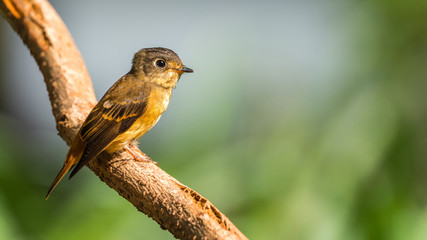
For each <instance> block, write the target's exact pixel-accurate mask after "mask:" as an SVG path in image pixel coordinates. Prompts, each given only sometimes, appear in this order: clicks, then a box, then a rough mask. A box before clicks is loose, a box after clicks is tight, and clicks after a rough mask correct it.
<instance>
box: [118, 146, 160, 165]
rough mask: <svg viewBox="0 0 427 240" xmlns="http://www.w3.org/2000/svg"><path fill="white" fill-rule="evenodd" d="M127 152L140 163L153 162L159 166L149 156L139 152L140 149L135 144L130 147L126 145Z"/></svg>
mask: <svg viewBox="0 0 427 240" xmlns="http://www.w3.org/2000/svg"><path fill="white" fill-rule="evenodd" d="M125 149H126V151H128V152H129V153H130V154H131V155H132V156H133V157H134V158H135V160H136V161H138V162H152V163H154V164H156V165H159V164H158V163H157V162H155V161H153V160H151V158H150V157H149V156H147V154H145V153H143V152H141V150H139V148H138V147H137V146H135V145H133V144H130V145H126V146H125Z"/></svg>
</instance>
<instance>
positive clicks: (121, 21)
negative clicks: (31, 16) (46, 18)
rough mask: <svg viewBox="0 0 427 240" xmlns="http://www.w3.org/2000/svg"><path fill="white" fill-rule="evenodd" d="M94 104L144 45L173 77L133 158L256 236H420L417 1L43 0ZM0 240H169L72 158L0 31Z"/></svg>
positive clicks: (32, 76) (424, 173) (424, 40)
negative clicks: (71, 173) (169, 60)
mask: <svg viewBox="0 0 427 240" xmlns="http://www.w3.org/2000/svg"><path fill="white" fill-rule="evenodd" d="M51 2H52V5H53V6H54V7H55V8H56V10H57V11H58V13H59V14H60V15H61V16H62V18H63V20H64V22H65V23H66V25H67V26H68V28H69V30H70V32H71V34H72V35H73V37H74V39H75V42H76V44H77V46H78V47H79V49H80V51H81V53H82V55H83V58H84V60H85V62H86V64H87V67H88V70H89V73H90V75H91V77H92V81H93V84H94V87H95V90H96V94H97V97H98V99H99V98H100V97H101V96H102V94H103V93H104V92H105V91H106V90H107V89H108V88H109V86H111V85H112V84H113V82H115V81H116V80H117V79H118V78H120V77H121V76H122V75H123V74H125V73H126V72H127V71H128V70H129V68H130V61H131V57H132V55H133V53H135V52H136V51H137V50H139V49H140V48H144V47H154V46H163V47H168V48H171V49H173V50H175V51H176V52H177V53H178V54H179V55H180V57H181V59H182V60H183V62H184V64H186V65H187V66H189V67H191V68H193V69H194V70H195V73H193V74H188V75H184V76H183V77H182V78H181V80H180V82H179V84H178V87H177V88H176V90H175V92H174V95H173V97H172V101H171V103H170V105H169V109H168V110H167V111H166V113H165V114H164V115H163V117H162V119H161V121H159V123H158V124H157V126H156V127H155V128H153V129H152V130H151V131H150V132H149V133H148V134H146V135H145V136H144V137H143V138H142V139H141V144H140V146H141V148H142V149H143V151H144V152H146V153H147V154H148V155H149V156H151V157H152V158H153V159H154V160H155V161H157V162H159V163H160V166H161V168H163V169H164V170H165V171H167V172H168V173H170V174H171V175H172V176H174V177H176V178H177V179H178V180H180V181H181V182H183V183H184V184H186V185H188V186H190V187H192V188H193V189H195V190H197V191H198V192H200V193H201V194H202V195H204V196H205V197H207V198H208V199H209V200H210V201H211V202H213V204H215V205H216V206H217V207H218V208H219V209H220V210H221V211H222V212H223V213H225V214H226V215H227V216H228V217H229V218H230V219H231V220H232V221H233V222H234V224H235V225H236V226H237V227H239V229H240V230H241V231H242V232H243V233H244V234H245V235H246V236H248V237H249V238H250V239H304V240H305V239H315V240H321V239H325V240H331V239H337V240H338V239H349V240H361V239H375V240H381V239H387V240H397V239H405V240H407V239H427V209H426V203H427V161H426V156H427V128H426V124H427V106H426V100H427V94H426V90H427V80H426V77H427V1H393V0H391V1H390V0H389V1H384V0H372V1H358V0H352V1H337V0H324V1H316V0H303V1H290V0H289V1H287V0H282V1H211V2H207V1H169V0H165V1H157V2H154V1H83V0H77V1H51ZM0 36H1V37H0V239H173V237H172V235H171V234H170V233H169V232H167V231H164V230H161V229H160V227H159V226H158V225H157V223H155V222H154V221H152V220H151V219H149V218H148V217H147V216H145V215H143V214H142V213H140V212H137V211H136V209H135V208H134V207H133V206H131V205H130V204H129V203H128V202H126V201H125V200H124V199H122V198H121V197H119V196H118V194H117V193H116V192H114V191H113V190H111V189H109V188H108V187H107V186H106V185H105V184H104V183H102V182H100V181H99V180H98V178H97V177H96V176H95V175H94V174H93V173H92V172H90V171H89V170H88V169H86V168H85V169H84V170H83V171H81V172H80V173H79V174H78V176H77V177H75V178H74V179H72V180H71V181H68V180H65V181H62V182H61V183H60V185H59V186H58V188H57V189H56V190H55V191H54V193H53V195H52V196H51V198H50V199H49V200H48V201H45V200H44V195H45V193H46V190H47V188H48V186H49V184H50V183H51V181H52V180H53V178H54V177H55V175H56V174H57V171H58V170H59V169H60V167H61V166H62V163H63V159H64V156H65V154H66V151H67V146H66V145H65V143H64V142H63V141H62V140H61V139H60V138H59V137H58V136H57V132H56V128H55V122H54V118H53V116H52V114H51V110H50V104H49V102H48V96H47V91H46V89H45V86H44V83H43V79H42V75H41V73H40V72H39V71H38V68H37V66H36V64H35V62H34V60H33V59H32V58H31V56H30V54H29V51H28V50H27V49H26V47H25V46H24V45H23V44H22V42H21V40H20V39H19V38H18V36H17V35H16V34H15V33H14V32H13V31H12V29H11V27H10V26H9V25H8V23H7V22H6V21H5V20H4V19H0Z"/></svg>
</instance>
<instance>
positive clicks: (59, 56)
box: [0, 0, 246, 239]
mask: <svg viewBox="0 0 427 240" xmlns="http://www.w3.org/2000/svg"><path fill="white" fill-rule="evenodd" d="M0 12H1V14H2V15H3V17H4V18H5V19H6V20H7V21H8V22H9V23H10V25H11V26H12V28H13V29H14V30H15V31H16V32H17V33H18V35H19V36H20V37H21V38H22V40H23V42H24V44H25V45H26V46H27V47H28V49H29V50H30V52H31V54H32V55H33V57H34V59H35V60H36V62H37V64H38V66H39V68H40V71H41V72H42V74H43V76H44V80H45V84H46V87H47V90H48V92H49V99H50V102H51V106H52V112H53V115H54V117H55V120H56V123H57V126H56V127H57V129H58V132H59V135H60V136H61V137H62V138H63V139H64V141H66V142H67V144H70V143H71V141H72V139H73V138H74V136H75V135H76V133H77V131H78V129H79V127H80V126H81V124H82V123H83V121H84V119H85V117H86V116H87V114H88V113H89V112H90V110H91V108H92V107H93V106H94V105H95V103H96V98H95V94H94V91H93V87H92V83H91V80H90V77H89V74H88V72H87V70H86V67H85V64H84V62H83V60H82V57H81V55H80V53H79V51H78V49H77V47H76V46H75V44H74V41H73V40H72V38H71V35H70V33H69V32H68V30H67V28H66V26H65V25H64V23H63V22H62V20H61V18H60V17H59V16H58V14H57V13H56V11H55V10H54V9H53V7H52V6H51V5H50V4H49V3H48V2H47V1H46V0H1V1H0ZM88 167H89V168H90V169H91V170H92V171H93V172H94V173H95V174H96V175H98V176H99V178H100V179H101V180H102V181H104V182H105V183H106V184H107V185H108V186H110V187H111V188H113V189H114V190H116V191H117V192H118V193H119V194H120V195H121V196H123V197H124V198H126V199H127V200H128V201H129V202H130V203H132V204H133V205H134V206H135V207H136V208H137V209H138V210H139V211H141V212H143V213H145V214H147V215H148V216H149V217H151V218H153V219H154V220H155V221H156V222H158V223H159V224H160V226H161V227H162V228H163V229H167V230H168V231H170V232H171V233H172V234H173V235H174V236H175V237H177V238H180V239H246V237H245V236H244V235H243V234H242V233H241V232H240V231H239V230H238V229H237V228H236V227H235V226H234V225H233V223H231V222H230V220H229V219H228V218H227V217H226V216H225V215H224V214H222V213H221V212H220V211H219V210H218V209H217V208H216V207H215V206H213V205H212V204H211V203H210V202H209V201H208V200H207V199H206V198H204V197H202V196H201V195H200V194H198V193H197V192H196V191H194V190H192V189H190V188H188V187H186V186H184V185H182V184H181V183H180V182H178V181H177V180H176V179H174V178H173V177H171V176H170V175H168V174H167V173H166V172H164V171H163V170H161V169H160V168H159V167H158V166H156V165H155V164H153V163H152V162H136V161H134V160H132V157H131V156H130V155H129V154H128V153H127V152H122V153H117V154H114V155H108V154H106V153H103V154H101V156H100V157H98V158H97V159H96V160H92V161H91V162H90V163H89V164H88ZM46 187H47V186H46ZM41 196H42V195H41Z"/></svg>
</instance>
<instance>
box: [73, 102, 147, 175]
mask: <svg viewBox="0 0 427 240" xmlns="http://www.w3.org/2000/svg"><path fill="white" fill-rule="evenodd" d="M146 106H147V97H146V96H144V95H140V96H139V97H138V98H136V99H132V100H124V101H113V100H105V101H104V102H103V103H102V104H98V105H97V106H96V107H95V108H94V109H93V110H92V112H91V113H90V114H89V116H88V117H87V119H86V121H85V122H84V123H83V125H82V127H81V129H80V134H79V135H77V137H80V138H81V139H82V141H83V142H85V143H86V146H85V149H84V152H83V154H82V157H81V158H80V161H79V162H78V163H77V165H76V167H75V168H74V169H73V171H72V172H71V175H70V178H71V177H72V176H74V174H76V173H77V172H78V171H79V170H80V169H81V168H82V167H83V166H84V165H85V164H86V163H87V162H89V161H90V160H91V159H92V158H94V157H96V156H97V155H98V154H100V153H101V152H102V151H103V150H104V149H105V148H107V147H108V145H109V144H110V143H111V142H112V141H113V140H114V139H115V138H116V137H117V136H118V135H119V134H121V133H123V132H125V131H126V130H128V129H129V128H130V126H132V124H133V123H134V122H135V121H136V120H137V119H138V118H139V117H140V116H141V115H142V114H144V112H145V110H146Z"/></svg>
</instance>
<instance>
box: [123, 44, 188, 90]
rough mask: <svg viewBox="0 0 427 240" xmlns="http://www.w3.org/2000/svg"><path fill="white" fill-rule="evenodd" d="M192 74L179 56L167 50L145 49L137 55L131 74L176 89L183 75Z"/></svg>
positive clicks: (134, 58) (133, 61)
mask: <svg viewBox="0 0 427 240" xmlns="http://www.w3.org/2000/svg"><path fill="white" fill-rule="evenodd" d="M186 72H187V73H191V72H193V70H192V69H190V68H187V67H185V66H184V65H183V64H182V62H181V59H179V57H178V55H177V54H176V53H175V52H173V51H172V50H170V49H167V48H160V47H158V48H144V49H141V50H140V51H139V52H137V53H135V56H134V57H133V60H132V69H131V73H132V74H135V75H136V76H137V77H138V78H139V79H143V80H144V81H148V82H152V83H154V84H156V85H159V86H161V87H164V88H174V87H175V86H176V84H177V82H178V80H179V78H180V77H181V74H183V73H186Z"/></svg>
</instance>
